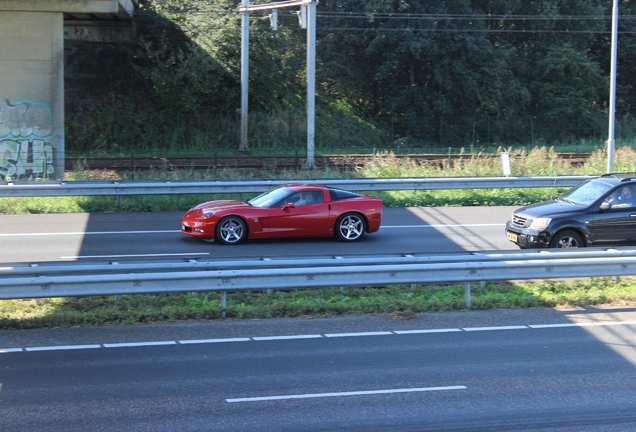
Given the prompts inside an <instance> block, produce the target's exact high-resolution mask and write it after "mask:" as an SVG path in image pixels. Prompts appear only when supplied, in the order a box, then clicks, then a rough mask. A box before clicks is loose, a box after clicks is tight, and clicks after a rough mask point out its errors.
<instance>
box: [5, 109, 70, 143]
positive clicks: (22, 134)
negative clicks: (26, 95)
mask: <svg viewBox="0 0 636 432" xmlns="http://www.w3.org/2000/svg"><path fill="white" fill-rule="evenodd" d="M56 129H57V127H56V124H55V120H54V118H53V112H52V110H51V107H50V106H49V105H48V104H46V103H44V102H36V101H31V100H28V99H22V100H19V101H17V102H14V103H11V102H9V101H8V100H7V101H5V106H0V139H18V138H26V139H30V138H40V139H47V138H51V137H52V136H53V135H54V134H55V130H56Z"/></svg>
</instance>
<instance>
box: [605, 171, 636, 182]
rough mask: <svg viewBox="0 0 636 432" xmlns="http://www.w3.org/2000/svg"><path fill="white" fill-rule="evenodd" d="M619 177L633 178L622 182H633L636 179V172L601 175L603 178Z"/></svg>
mask: <svg viewBox="0 0 636 432" xmlns="http://www.w3.org/2000/svg"><path fill="white" fill-rule="evenodd" d="M618 176H631V177H626V178H625V179H623V180H622V181H626V180H631V179H632V178H636V172H619V173H607V174H602V175H601V177H618Z"/></svg>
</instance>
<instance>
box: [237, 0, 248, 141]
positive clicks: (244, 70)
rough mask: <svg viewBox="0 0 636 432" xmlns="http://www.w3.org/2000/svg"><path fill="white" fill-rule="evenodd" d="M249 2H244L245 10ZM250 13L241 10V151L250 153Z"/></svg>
mask: <svg viewBox="0 0 636 432" xmlns="http://www.w3.org/2000/svg"><path fill="white" fill-rule="evenodd" d="M248 4H249V0H243V8H245V7H247V6H248ZM249 62H250V13H249V12H248V11H243V10H241V144H240V145H239V151H249V149H250V148H249V146H248V145H247V113H248V111H247V95H248V86H249V77H250V67H249Z"/></svg>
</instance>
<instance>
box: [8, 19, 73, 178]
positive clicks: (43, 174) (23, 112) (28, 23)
mask: <svg viewBox="0 0 636 432" xmlns="http://www.w3.org/2000/svg"><path fill="white" fill-rule="evenodd" d="M63 36H64V27H63V14H62V13H61V12H38V13H33V12H12V11H2V10H0V175H4V176H6V175H10V176H11V177H12V178H15V177H18V176H20V177H21V178H25V177H26V178H28V177H33V178H48V179H51V180H57V179H62V178H63V176H64V39H63Z"/></svg>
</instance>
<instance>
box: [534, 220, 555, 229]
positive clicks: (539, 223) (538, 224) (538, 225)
mask: <svg viewBox="0 0 636 432" xmlns="http://www.w3.org/2000/svg"><path fill="white" fill-rule="evenodd" d="M551 220H552V218H538V219H535V220H533V221H532V223H531V224H530V226H529V228H532V229H546V228H547V227H548V225H550V221H551Z"/></svg>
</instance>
